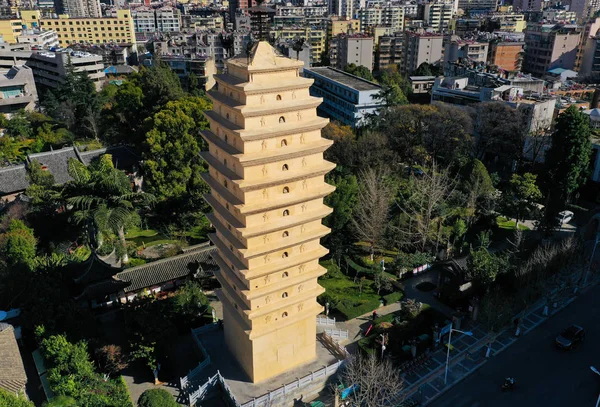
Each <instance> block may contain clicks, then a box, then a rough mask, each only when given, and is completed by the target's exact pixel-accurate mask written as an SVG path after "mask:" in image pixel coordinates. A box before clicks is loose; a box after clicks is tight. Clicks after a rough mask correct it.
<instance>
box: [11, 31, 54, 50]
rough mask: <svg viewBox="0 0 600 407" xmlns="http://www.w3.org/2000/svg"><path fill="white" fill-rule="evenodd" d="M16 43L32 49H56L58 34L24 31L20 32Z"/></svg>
mask: <svg viewBox="0 0 600 407" xmlns="http://www.w3.org/2000/svg"><path fill="white" fill-rule="evenodd" d="M17 43H18V44H28V45H31V46H32V47H34V48H41V49H50V48H54V47H58V34H57V33H56V31H54V30H46V31H42V30H39V29H35V28H32V29H26V30H23V31H21V34H20V35H19V36H18V37H17Z"/></svg>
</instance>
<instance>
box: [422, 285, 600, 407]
mask: <svg viewBox="0 0 600 407" xmlns="http://www.w3.org/2000/svg"><path fill="white" fill-rule="evenodd" d="M571 323H576V324H579V325H581V326H583V327H584V328H585V329H586V331H587V336H586V339H585V342H584V343H582V344H580V345H579V346H578V347H577V348H575V349H573V350H572V351H570V352H564V351H561V350H559V349H556V348H555V347H554V344H553V341H554V338H555V337H556V334H557V333H558V332H559V331H560V330H561V329H563V328H564V327H566V326H568V325H570V324H571ZM590 365H595V366H596V367H597V368H598V369H600V286H596V287H595V288H593V289H591V290H590V291H588V292H586V293H585V294H584V295H582V296H581V297H580V298H578V299H577V300H575V301H574V302H573V303H572V304H570V305H569V306H568V307H567V308H565V309H564V310H562V311H561V312H559V313H558V314H556V315H555V316H553V317H552V318H550V319H549V320H548V321H546V322H544V323H543V324H541V325H540V326H538V327H537V328H536V329H534V330H533V331H531V332H530V333H528V334H527V335H525V336H524V337H522V338H521V339H519V340H518V341H517V342H515V343H514V344H513V345H512V346H510V347H508V348H506V349H505V350H504V351H503V352H501V353H499V354H498V355H496V356H494V357H493V358H492V359H490V360H489V361H488V362H487V363H486V364H485V365H484V366H483V367H482V368H480V369H479V370H477V371H475V372H474V373H473V374H472V375H471V376H469V377H467V378H466V379H465V380H463V381H462V382H460V383H459V384H457V385H456V386H455V387H453V388H452V389H450V390H449V391H448V392H446V393H444V394H442V395H441V396H440V397H439V398H438V399H437V400H435V401H434V402H432V403H430V404H429V405H428V406H431V407H496V406H498V407H507V406H508V407H531V406H536V407H537V406H544V407H550V406H552V407H553V406H569V407H570V406H576V407H594V406H595V405H596V400H597V398H598V393H599V392H600V376H597V375H595V374H594V373H592V372H591V370H590V368H589V366H590ZM506 376H514V377H515V378H516V379H517V386H516V387H515V389H514V390H513V391H508V392H502V391H501V390H500V388H501V386H502V382H503V380H504V378H505V377H506Z"/></svg>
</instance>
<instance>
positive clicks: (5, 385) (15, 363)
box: [0, 322, 27, 394]
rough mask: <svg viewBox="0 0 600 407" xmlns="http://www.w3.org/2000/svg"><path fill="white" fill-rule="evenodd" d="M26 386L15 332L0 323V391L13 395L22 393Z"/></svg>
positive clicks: (7, 325)
mask: <svg viewBox="0 0 600 407" xmlns="http://www.w3.org/2000/svg"><path fill="white" fill-rule="evenodd" d="M26 384H27V375H26V374H25V366H24V365H23V359H22V358H21V352H20V351H19V345H18V344H17V338H16V337H15V331H14V329H13V327H12V325H10V324H5V323H2V322H0V389H3V390H6V391H8V392H10V393H13V394H15V393H19V392H21V391H24V390H25V385H26Z"/></svg>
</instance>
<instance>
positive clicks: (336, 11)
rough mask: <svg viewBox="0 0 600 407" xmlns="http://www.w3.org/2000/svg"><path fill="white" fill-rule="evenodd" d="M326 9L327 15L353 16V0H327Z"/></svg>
mask: <svg viewBox="0 0 600 407" xmlns="http://www.w3.org/2000/svg"><path fill="white" fill-rule="evenodd" d="M327 9H328V12H329V15H331V16H338V17H345V18H352V17H354V11H355V10H354V1H353V0H328V2H327Z"/></svg>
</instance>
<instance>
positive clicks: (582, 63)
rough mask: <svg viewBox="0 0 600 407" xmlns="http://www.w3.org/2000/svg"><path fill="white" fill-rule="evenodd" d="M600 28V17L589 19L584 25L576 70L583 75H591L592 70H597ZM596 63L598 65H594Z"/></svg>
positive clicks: (599, 62)
mask: <svg viewBox="0 0 600 407" xmlns="http://www.w3.org/2000/svg"><path fill="white" fill-rule="evenodd" d="M599 30H600V17H597V18H593V19H589V20H588V21H586V23H585V25H584V26H583V33H582V34H581V41H579V50H578V53H577V63H576V64H575V71H577V72H579V74H580V75H581V76H584V75H589V74H590V73H591V72H592V71H594V72H595V71H597V70H598V69H596V68H597V65H598V64H600V60H596V58H597V47H598V44H597V42H598V40H597V38H598V31H599ZM594 65H596V67H594Z"/></svg>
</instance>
